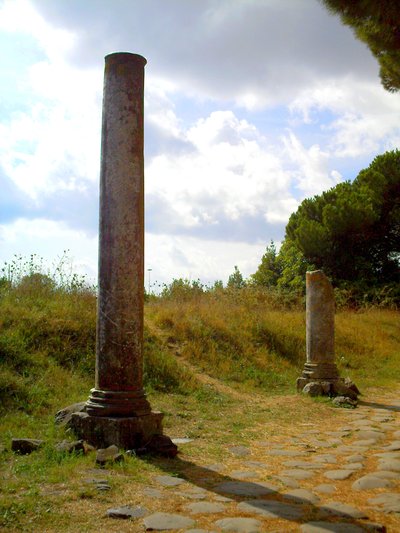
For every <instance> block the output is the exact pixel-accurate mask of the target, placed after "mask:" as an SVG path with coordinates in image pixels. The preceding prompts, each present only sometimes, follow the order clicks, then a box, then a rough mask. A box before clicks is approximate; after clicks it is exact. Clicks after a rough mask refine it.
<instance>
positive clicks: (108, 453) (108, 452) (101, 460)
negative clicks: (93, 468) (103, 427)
mask: <svg viewBox="0 0 400 533" xmlns="http://www.w3.org/2000/svg"><path fill="white" fill-rule="evenodd" d="M123 460H124V456H123V455H122V453H120V451H119V449H118V448H117V446H115V445H114V444H112V445H111V446H108V448H100V450H97V453H96V464H98V465H100V466H104V465H105V464H106V463H119V462H121V461H123Z"/></svg>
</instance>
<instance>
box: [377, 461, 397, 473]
mask: <svg viewBox="0 0 400 533" xmlns="http://www.w3.org/2000/svg"><path fill="white" fill-rule="evenodd" d="M379 468H380V470H389V471H394V472H400V460H398V459H381V460H379Z"/></svg>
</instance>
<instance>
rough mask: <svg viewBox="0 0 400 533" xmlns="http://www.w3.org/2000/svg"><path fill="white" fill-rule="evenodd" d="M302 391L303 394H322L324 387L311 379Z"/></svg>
mask: <svg viewBox="0 0 400 533" xmlns="http://www.w3.org/2000/svg"><path fill="white" fill-rule="evenodd" d="M302 392H303V394H308V395H309V396H322V395H323V394H324V389H323V388H322V385H320V384H319V383H317V382H315V381H311V382H310V383H307V385H305V387H303V390H302Z"/></svg>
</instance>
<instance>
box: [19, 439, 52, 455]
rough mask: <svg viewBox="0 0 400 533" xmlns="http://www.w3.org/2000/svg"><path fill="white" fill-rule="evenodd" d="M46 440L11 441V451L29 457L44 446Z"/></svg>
mask: <svg viewBox="0 0 400 533" xmlns="http://www.w3.org/2000/svg"><path fill="white" fill-rule="evenodd" d="M43 444H44V440H40V439H11V450H12V451H13V452H16V453H20V454H22V455H28V454H30V453H32V452H34V451H36V450H38V449H39V448H40V447H41V446H43Z"/></svg>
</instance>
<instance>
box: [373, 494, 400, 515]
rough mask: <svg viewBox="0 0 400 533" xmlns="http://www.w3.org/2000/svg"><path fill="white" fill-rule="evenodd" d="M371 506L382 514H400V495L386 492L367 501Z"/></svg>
mask: <svg viewBox="0 0 400 533" xmlns="http://www.w3.org/2000/svg"><path fill="white" fill-rule="evenodd" d="M368 503H369V504H370V505H373V506H378V507H379V510H382V511H383V512H384V513H400V494H398V493H394V492H387V493H385V494H380V495H379V496H376V497H375V498H371V499H370V500H368Z"/></svg>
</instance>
